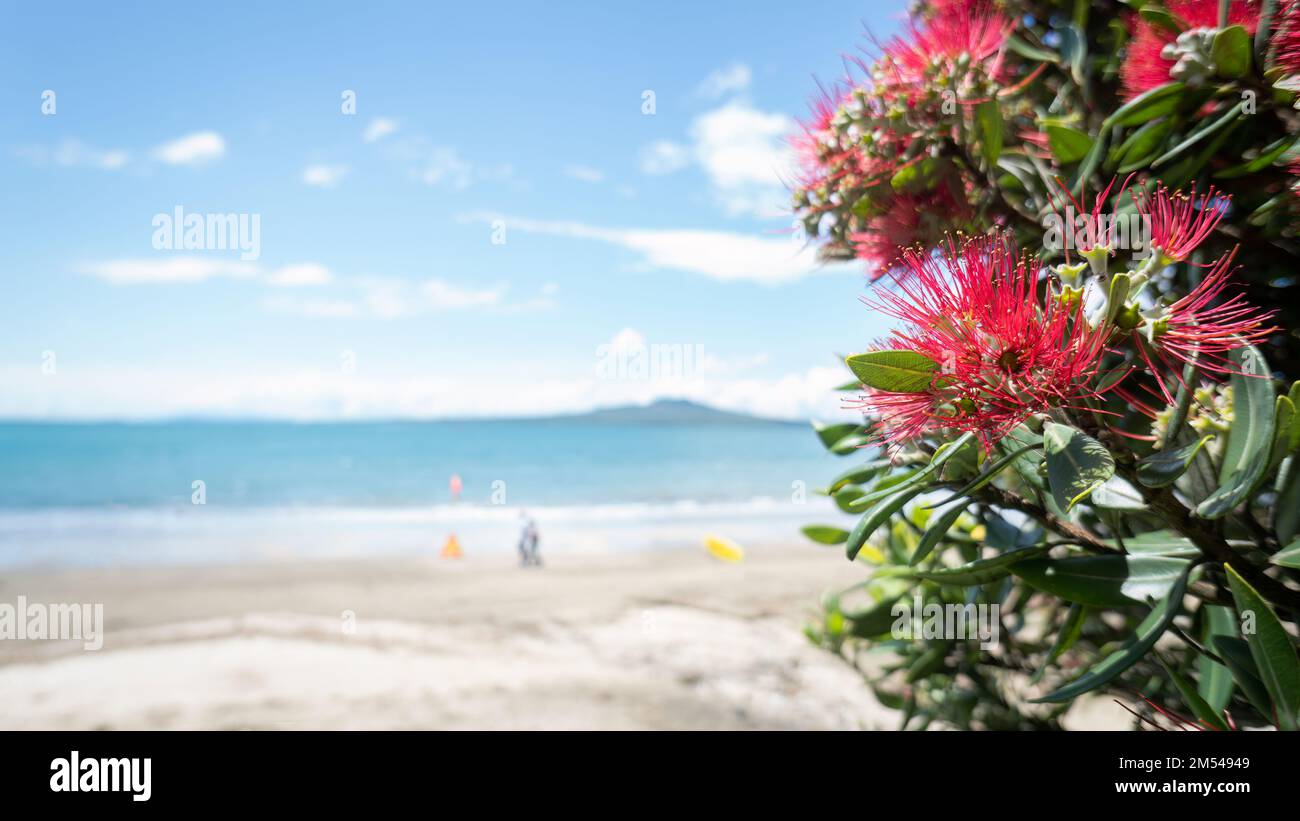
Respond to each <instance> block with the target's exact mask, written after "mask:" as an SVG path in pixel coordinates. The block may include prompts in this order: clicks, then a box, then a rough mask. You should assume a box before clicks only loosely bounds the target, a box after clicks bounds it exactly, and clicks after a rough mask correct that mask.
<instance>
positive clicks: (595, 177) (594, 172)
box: [564, 165, 605, 183]
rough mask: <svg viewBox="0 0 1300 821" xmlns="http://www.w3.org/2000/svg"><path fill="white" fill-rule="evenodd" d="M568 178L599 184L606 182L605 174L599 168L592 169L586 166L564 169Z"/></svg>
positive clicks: (573, 166) (571, 166)
mask: <svg viewBox="0 0 1300 821" xmlns="http://www.w3.org/2000/svg"><path fill="white" fill-rule="evenodd" d="M564 175H565V176H566V177H572V178H573V179H575V180H579V181H580V182H590V183H598V182H604V181H605V172H604V171H601V170H600V169H599V168H591V167H590V166H586V165H570V166H566V167H565V169H564Z"/></svg>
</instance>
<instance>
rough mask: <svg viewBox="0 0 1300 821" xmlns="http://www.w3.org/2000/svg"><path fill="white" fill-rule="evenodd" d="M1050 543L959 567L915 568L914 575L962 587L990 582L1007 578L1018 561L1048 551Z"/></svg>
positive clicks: (1020, 549)
mask: <svg viewBox="0 0 1300 821" xmlns="http://www.w3.org/2000/svg"><path fill="white" fill-rule="evenodd" d="M1048 549H1049V547H1048V545H1032V546H1030V547H1021V548H1017V549H1015V550H1010V551H1007V552H1006V553H999V554H998V555H996V556H993V557H990V558H988V559H977V560H976V561H973V562H969V563H967V564H963V565H961V566H959V567H943V568H937V569H934V570H913V571H912V572H911V575H912V576H915V577H916V578H918V579H926V580H927V581H932V582H938V583H940V584H955V585H959V586H961V587H969V586H971V585H974V584H988V583H989V582H995V581H997V580H998V579H1001V578H1005V577H1006V576H1007V574H1008V573H1010V570H1009V569H1008V568H1010V567H1012V566H1013V565H1015V564H1016V563H1018V562H1023V561H1025V560H1027V559H1032V558H1034V557H1036V556H1041V555H1043V554H1044V553H1046V552H1047V551H1048Z"/></svg>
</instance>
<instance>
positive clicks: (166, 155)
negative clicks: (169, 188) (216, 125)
mask: <svg viewBox="0 0 1300 821" xmlns="http://www.w3.org/2000/svg"><path fill="white" fill-rule="evenodd" d="M225 153H226V141H225V139H223V138H222V136H221V135H220V134H218V133H217V132H215V131H198V132H195V133H193V134H186V135H185V136H183V137H178V138H177V139H175V140H172V141H171V142H167V143H163V144H162V145H160V146H158V147H156V148H155V149H154V150H153V158H154V159H156V160H158V161H159V162H164V163H167V164H168V165H202V164H204V163H209V162H212V161H214V160H219V159H221V157H223V156H224V155H225Z"/></svg>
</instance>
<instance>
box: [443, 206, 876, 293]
mask: <svg viewBox="0 0 1300 821" xmlns="http://www.w3.org/2000/svg"><path fill="white" fill-rule="evenodd" d="M460 219H461V220H463V221H473V222H486V223H489V224H490V223H491V222H492V221H493V220H504V221H505V225H506V228H507V229H508V230H512V231H516V230H517V231H523V232H525V233H535V234H549V235H552V236H563V237H572V238H575V239H586V240H596V241H599V242H607V243H611V244H613V245H618V246H620V247H623V248H626V249H628V250H631V251H634V252H636V253H637V254H639V255H640V257H641V261H642V262H643V263H644V264H646V265H649V266H652V267H655V268H669V269H673V270H677V271H686V272H689V273H694V274H702V275H703V276H706V277H709V278H711V279H717V280H721V281H724V282H758V283H761V284H764V285H774V284H777V283H781V282H789V281H793V280H796V279H800V278H802V277H805V276H808V275H809V274H813V273H817V272H820V271H841V270H858V267H857V266H854V265H852V264H851V263H837V264H828V263H820V262H818V261H817V259H816V252H815V251H814V250H813V249H812V248H811V247H809V246H808V245H807V244H805V243H800V242H796V241H795V240H794V239H792V238H791V237H777V236H771V237H766V236H755V235H752V234H741V233H735V232H730V231H705V230H697V229H679V230H673V229H650V228H626V229H620V228H603V227H600V226H595V225H588V224H585V223H579V222H556V221H546V220H535V219H529V218H526V217H510V216H504V215H501V214H466V215H462V216H461V217H460Z"/></svg>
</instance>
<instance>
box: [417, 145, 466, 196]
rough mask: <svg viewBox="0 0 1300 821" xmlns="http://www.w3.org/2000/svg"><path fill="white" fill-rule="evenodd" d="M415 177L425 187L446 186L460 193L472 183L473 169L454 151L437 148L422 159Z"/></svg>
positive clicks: (446, 148) (452, 149)
mask: <svg viewBox="0 0 1300 821" xmlns="http://www.w3.org/2000/svg"><path fill="white" fill-rule="evenodd" d="M415 177H416V179H418V180H419V181H420V182H422V183H424V184H425V185H446V186H447V187H449V188H453V189H456V190H457V191H461V190H464V189H466V188H468V187H469V186H470V184H471V183H472V182H473V181H474V167H473V166H472V165H470V164H469V162H468V161H466V160H465V159H464V158H462V157H461V156H460V154H459V153H457V151H456V149H454V148H448V147H439V148H435V149H433V151H431V152H430V153H429V156H428V157H426V158H425V159H424V161H423V162H422V163H421V164H420V166H419V167H418V168H417V169H416V171H415Z"/></svg>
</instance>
